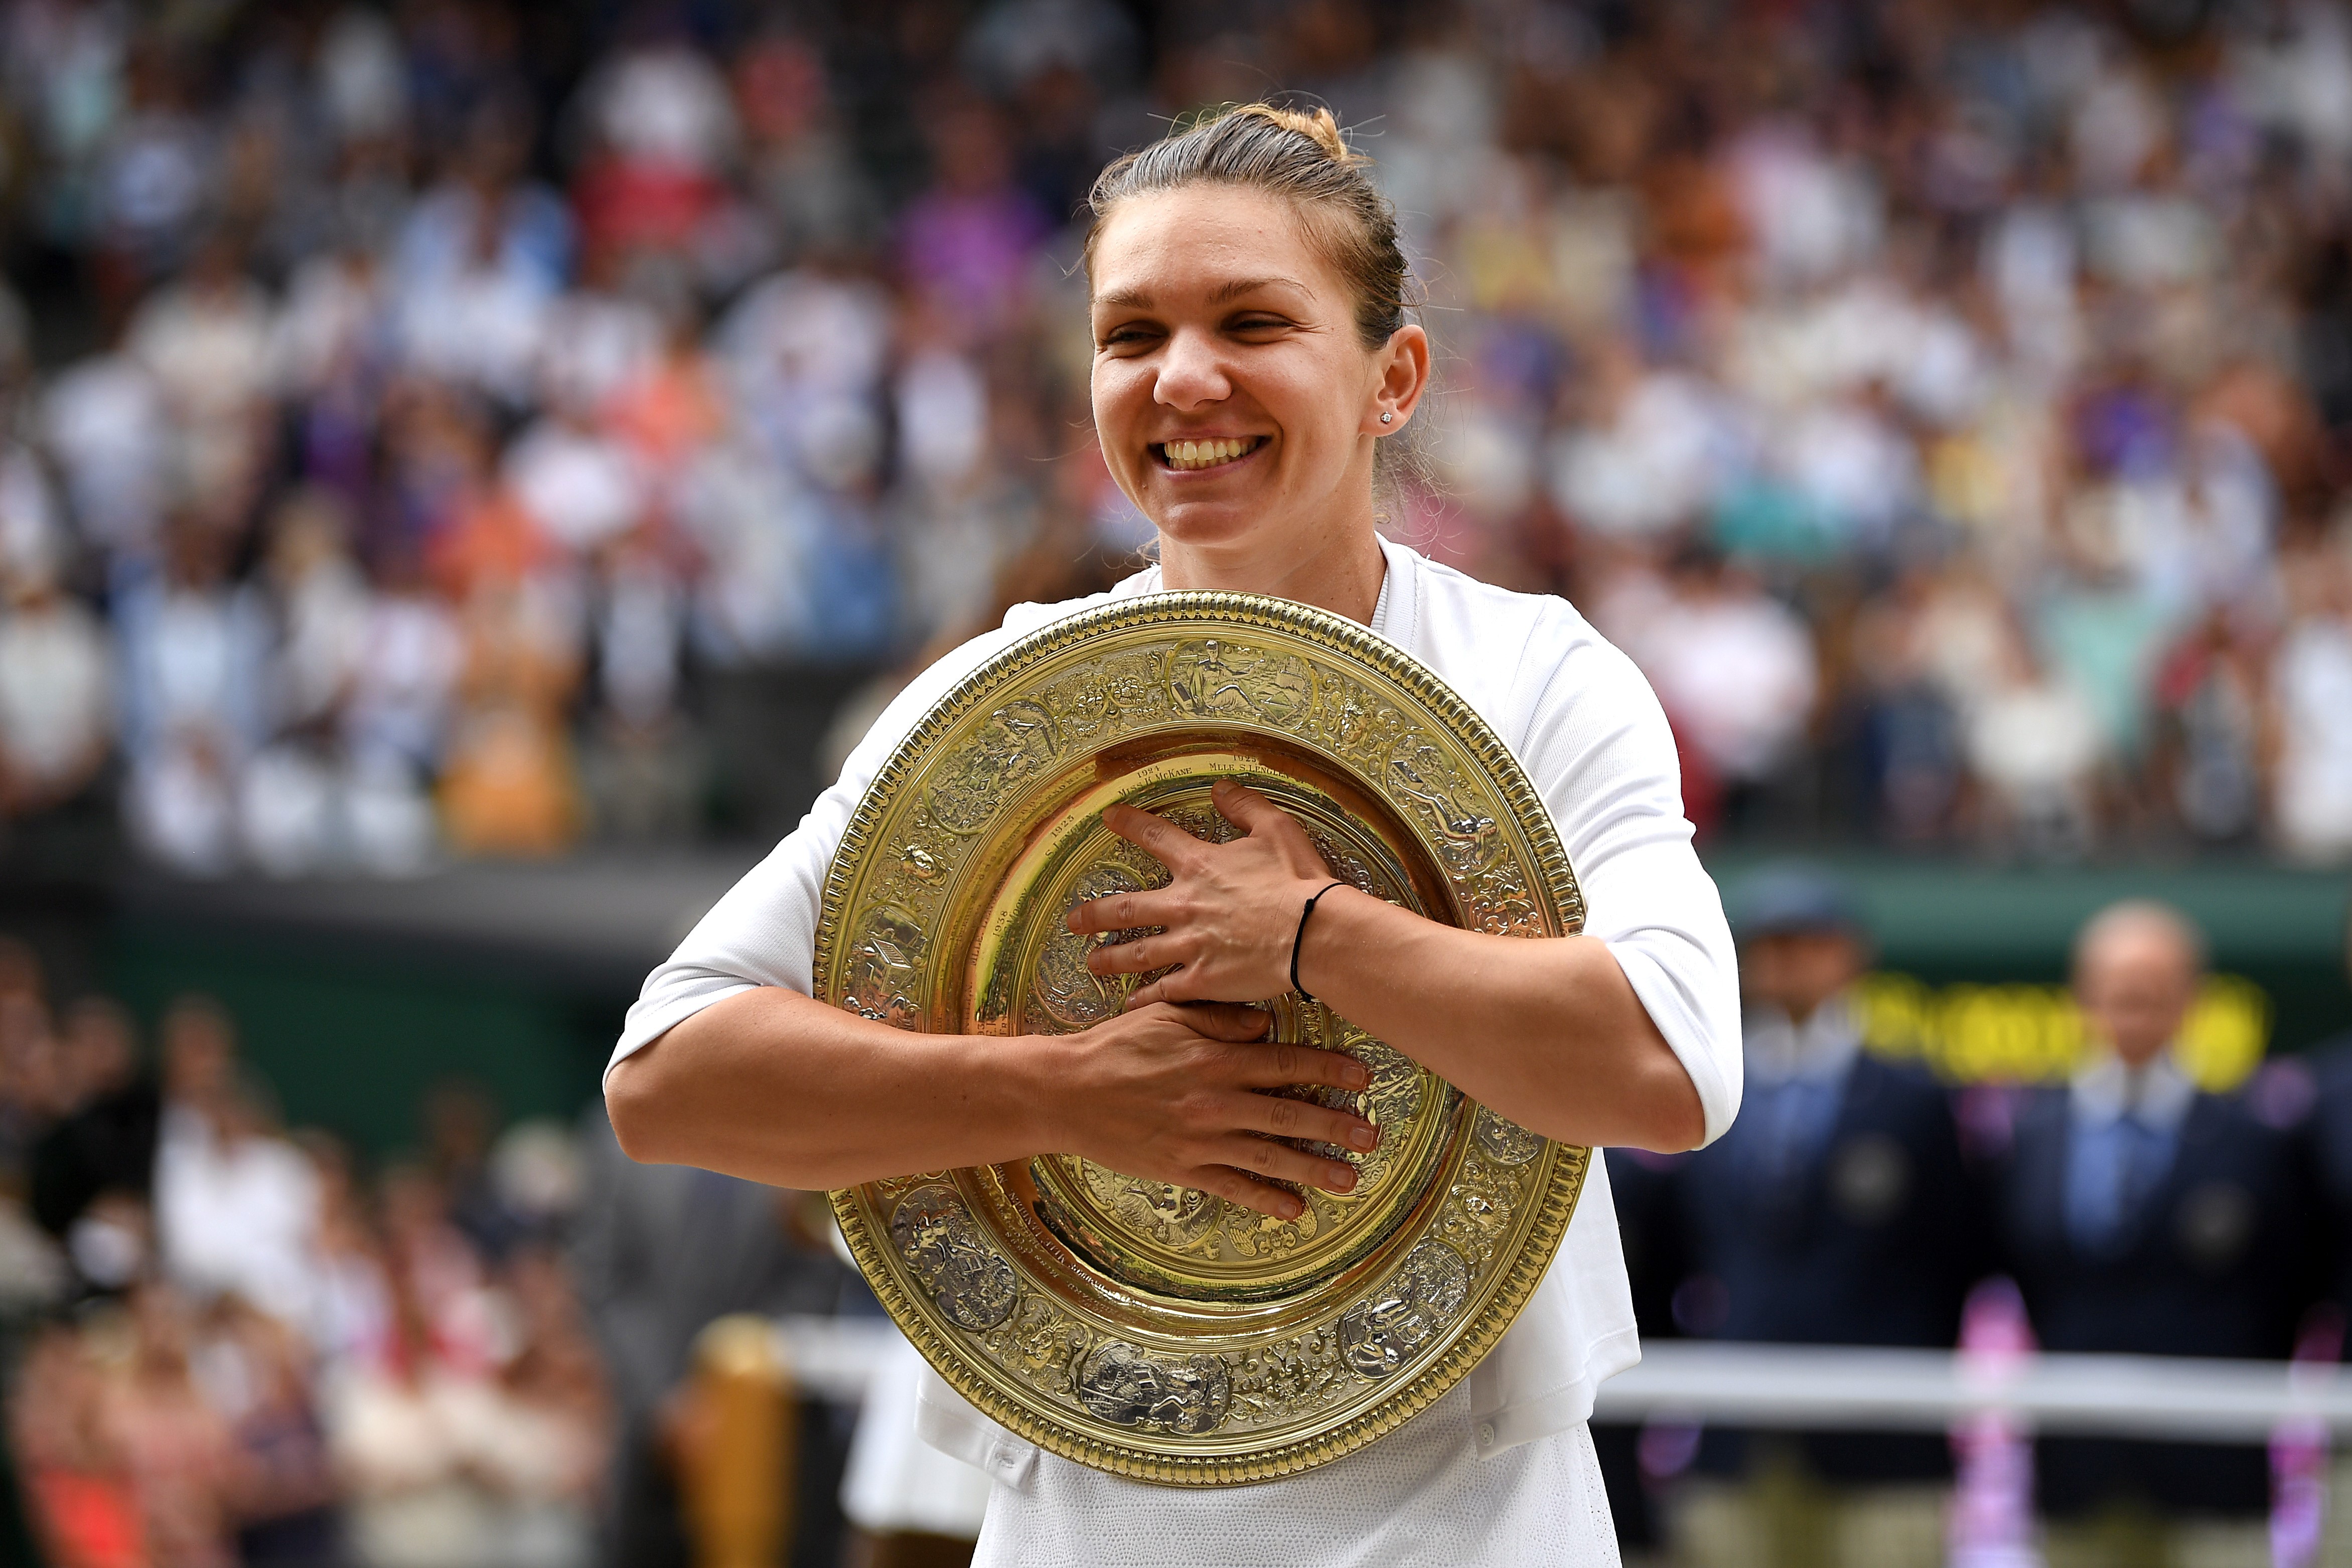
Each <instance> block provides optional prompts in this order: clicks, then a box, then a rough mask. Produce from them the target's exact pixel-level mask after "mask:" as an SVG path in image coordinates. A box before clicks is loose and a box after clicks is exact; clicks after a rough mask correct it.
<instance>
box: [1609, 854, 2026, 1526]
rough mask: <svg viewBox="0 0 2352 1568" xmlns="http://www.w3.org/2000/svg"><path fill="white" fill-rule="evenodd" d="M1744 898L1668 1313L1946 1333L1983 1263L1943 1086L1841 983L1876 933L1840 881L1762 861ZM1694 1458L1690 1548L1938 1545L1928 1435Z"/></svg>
mask: <svg viewBox="0 0 2352 1568" xmlns="http://www.w3.org/2000/svg"><path fill="white" fill-rule="evenodd" d="M1735 909H1736V921H1735V926H1734V930H1735V934H1736V935H1737V936H1738V937H1739V939H1740V964H1739V970H1740V983H1741V987H1742V988H1743V990H1744V991H1745V993H1746V997H1747V1015H1746V1031H1747V1032H1746V1058H1747V1090H1746V1094H1745V1098H1744V1100H1743V1102H1742V1103H1741V1107H1740V1113H1739V1119H1738V1122H1737V1123H1736V1124H1733V1126H1732V1128H1731V1130H1730V1131H1729V1132H1728V1133H1727V1134H1724V1136H1723V1137H1722V1138H1721V1139H1720V1140H1718V1141H1717V1143H1715V1144H1713V1145H1710V1146H1708V1147H1707V1148H1706V1149H1703V1150H1701V1151H1699V1152H1698V1153H1697V1154H1696V1155H1691V1156H1690V1157H1689V1158H1688V1159H1687V1160H1686V1161H1685V1163H1684V1165H1683V1166H1682V1169H1681V1170H1680V1172H1678V1173H1677V1176H1678V1180H1679V1184H1680V1188H1681V1197H1682V1208H1683V1215H1684V1225H1685V1231H1686V1241H1685V1245H1686V1249H1687V1256H1688V1263H1689V1267H1690V1270H1691V1272H1690V1274H1689V1276H1688V1278H1687V1279H1686V1280H1685V1282H1684V1283H1683V1285H1682V1286H1681V1288H1680V1289H1679V1291H1677V1292H1676V1302H1675V1317H1676V1319H1677V1321H1678V1322H1680V1324H1681V1326H1682V1327H1683V1328H1684V1329H1685V1331H1687V1332H1689V1333H1696V1334H1705V1335H1711V1336H1712V1337H1715V1338H1718V1339H1727V1340H1739V1341H1755V1342H1764V1343H1816V1344H1818V1343H1832V1344H1865V1345H1897V1346H1927V1347H1934V1348H1939V1349H1940V1348H1948V1347H1950V1346H1951V1345H1952V1344H1953V1343H1955V1342H1956V1340H1957V1339H1958V1333H1959V1323H1960V1308H1961V1305H1962V1302H1963V1301H1964V1300H1965V1298H1966V1296H1967V1294H1968V1291H1969V1287H1970V1286H1971V1285H1972V1284H1973V1283H1974V1282H1975V1281H1976V1280H1977V1279H1978V1278H1979V1275H1980V1274H1981V1273H1982V1272H1983V1266H1984V1264H1985V1262H1986V1261H1987V1260H1988V1256H1989V1247H1988V1245H1987V1243H1986V1239H1985V1232H1984V1228H1983V1226H1982V1223H1981V1220H1980V1218H1979V1215H1980V1213H1981V1206H1980V1205H1979V1204H1977V1203H1975V1202H1973V1201H1972V1200H1971V1196H1970V1188H1969V1176H1968V1174H1967V1172H1966V1170H1965V1169H1964V1167H1963V1165H1962V1162H1961V1157H1960V1146H1959V1138H1958V1132H1957V1129H1956V1127H1955V1124H1954V1121H1953V1114H1952V1106H1951V1102H1950V1099H1949V1097H1948V1094H1947V1093H1946V1092H1945V1090H1944V1089H1943V1087H1942V1086H1941V1085H1940V1084H1938V1083H1937V1082H1936V1081H1935V1079H1934V1078H1933V1077H1931V1076H1930V1075H1929V1074H1928V1073H1927V1072H1926V1071H1922V1070H1921V1069H1919V1068H1917V1067H1916V1066H1912V1065H1908V1064H1906V1063H1901V1062H1896V1061H1888V1060H1886V1059H1885V1058H1883V1057H1880V1056H1876V1055H1873V1054H1871V1053H1869V1052H1867V1051H1864V1050H1863V1048H1862V1045H1863V1041H1862V1030H1861V1020H1860V1019H1859V1018H1858V1017H1857V1014H1856V1011H1855V1008H1854V1004H1853V984H1854V982H1855V981H1856V980H1857V979H1858V978H1859V977H1861V975H1862V973H1863V971H1864V967H1866V966H1867V964H1868V961H1869V956H1870V955H1869V946H1868V944H1867V942H1866V941H1865V939H1864V936H1863V932H1862V929H1861V925H1860V921H1859V919H1858V918H1857V915H1856V914H1855V911H1854V909H1853V904H1852V902H1851V900H1850V899H1849V898H1848V896H1847V894H1846V893H1845V891H1844V890H1843V888H1842V887H1840V886H1839V885H1838V884H1837V883H1834V882H1833V881H1832V880H1830V879H1829V878H1827V877H1826V876H1824V875H1822V874H1819V873H1813V872H1810V871H1804V870H1800V869H1793V868H1792V869H1788V870H1783V871H1779V872H1774V873H1768V874H1766V875H1763V876H1761V877H1759V879H1758V880H1757V881H1756V882H1755V883H1751V884H1750V885H1749V887H1748V890H1747V892H1746V895H1745V896H1744V897H1742V898H1741V899H1739V900H1738V901H1737V903H1736V904H1735ZM1614 1168H1615V1167H1614V1166H1612V1173H1613V1171H1614ZM1697 1469H1698V1472H1699V1473H1698V1475H1697V1477H1696V1478H1695V1479H1694V1480H1693V1481H1692V1482H1691V1483H1690V1484H1689V1485H1687V1486H1686V1487H1685V1493H1686V1494H1687V1495H1686V1500H1685V1505H1684V1506H1683V1508H1682V1510H1681V1519H1680V1523H1679V1527H1678V1533H1679V1534H1680V1535H1681V1536H1682V1542H1681V1554H1682V1556H1683V1557H1684V1559H1685V1561H1689V1562H1693V1563H1702V1564H1708V1563H1732V1562H1738V1563H1757V1562H1774V1563H1788V1564H1790V1565H1792V1568H1793V1565H1794V1564H1798V1563H1803V1564H1806V1565H1807V1568H1811V1565H1813V1564H1827V1565H1830V1568H1836V1565H1839V1564H1853V1565H1855V1568H1861V1565H1863V1564H1869V1565H1870V1568H1901V1565H1904V1564H1911V1563H1916V1564H1919V1565H1920V1568H1929V1565H1934V1564H1940V1563H1942V1562H1943V1560H1944V1538H1943V1504H1944V1500H1945V1496H1946V1493H1947V1491H1948V1485H1949V1481H1950V1479H1951V1458H1950V1450H1949V1445H1948V1443H1947V1442H1946V1441H1945V1440H1944V1439H1943V1438H1942V1437H1921V1436H1906V1435H1900V1434H1888V1433H1867V1434H1864V1433H1852V1434H1849V1433H1813V1434H1809V1435H1806V1436H1804V1437H1772V1436H1769V1435H1766V1434H1758V1433H1738V1432H1710V1433H1709V1434H1708V1435H1707V1437H1706V1440H1705V1442H1704V1443H1703V1444H1702V1446H1701V1448H1700V1452H1699V1457H1698V1460H1697ZM1765 1540H1769V1541H1770V1542H1771V1543H1772V1544H1771V1547H1770V1549H1769V1551H1767V1552H1759V1551H1758V1546H1759V1542H1762V1541H1765Z"/></svg>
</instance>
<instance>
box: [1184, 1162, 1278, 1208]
mask: <svg viewBox="0 0 2352 1568" xmlns="http://www.w3.org/2000/svg"><path fill="white" fill-rule="evenodd" d="M1179 1180H1180V1181H1181V1183H1182V1185H1183V1186H1189V1187H1192V1188H1194V1189H1196V1190H1198V1191H1201V1192H1206V1193H1213V1194H1215V1195H1216V1196H1217V1197H1222V1198H1223V1199H1224V1200H1225V1201H1226V1202H1227V1203H1234V1204H1239V1205H1240V1206H1241V1207H1244V1208H1247V1209H1252V1210H1254V1211H1255V1212H1256V1213H1259V1214H1271V1215H1273V1216H1274V1217H1275V1218H1276V1219H1296V1218H1298V1217H1299V1216H1300V1215H1302V1214H1304V1213H1306V1212H1307V1205H1306V1204H1305V1203H1304V1202H1302V1201H1300V1199H1299V1197H1298V1195H1297V1193H1295V1192H1292V1191H1290V1190H1289V1189H1288V1188H1286V1187H1279V1186H1275V1185H1274V1184H1273V1183H1272V1182H1265V1181H1260V1180H1258V1179H1257V1178H1256V1177H1255V1176H1248V1175H1245V1174H1244V1173H1243V1172H1241V1171H1237V1170H1235V1169H1234V1167H1233V1166H1202V1168H1200V1169H1199V1170H1195V1171H1189V1172H1187V1173H1186V1174H1185V1175H1184V1176H1181V1177H1180V1178H1179Z"/></svg>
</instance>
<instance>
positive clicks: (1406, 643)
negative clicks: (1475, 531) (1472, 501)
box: [1111, 535, 1421, 653]
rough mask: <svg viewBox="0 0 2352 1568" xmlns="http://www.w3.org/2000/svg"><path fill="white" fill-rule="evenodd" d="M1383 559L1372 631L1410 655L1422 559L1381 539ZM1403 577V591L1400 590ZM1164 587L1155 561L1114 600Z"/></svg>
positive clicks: (1122, 583)
mask: <svg viewBox="0 0 2352 1568" xmlns="http://www.w3.org/2000/svg"><path fill="white" fill-rule="evenodd" d="M1381 559H1382V560H1384V561H1385V562H1386V563H1387V565H1388V570H1386V571H1383V572H1382V573H1381V596H1380V599H1379V600H1378V601H1377V602H1375V603H1374V604H1373V606H1372V620H1371V628H1370V630H1371V632H1372V635H1373V636H1375V637H1380V638H1383V639H1385V640H1386V641H1388V642H1390V643H1395V644H1396V645H1397V646H1398V647H1400V648H1402V649H1404V650H1405V651H1406V652H1407V653H1411V652H1412V634H1413V630H1414V628H1413V606H1414V604H1415V602H1416V601H1417V600H1418V599H1419V597H1420V596H1419V594H1418V593H1417V592H1416V591H1415V588H1414V583H1413V571H1414V569H1415V568H1416V567H1418V566H1419V565H1420V562H1421V557H1420V556H1419V555H1418V554H1417V553H1415V552H1414V551H1413V550H1412V549H1411V548H1410V547H1408V546H1405V545H1401V544H1399V543H1397V542H1396V540H1394V539H1392V538H1388V537H1387V536H1386V535H1382V536H1381ZM1400 578H1402V579H1403V585H1402V586H1403V591H1402V592H1399V591H1397V590H1398V588H1399V586H1400V585H1399V581H1398V580H1399V579H1400ZM1161 586H1162V580H1161V577H1160V563H1159V562H1158V561H1156V560H1155V561H1153V562H1152V563H1151V564H1150V566H1147V567H1145V568H1144V569H1143V570H1141V571H1139V572H1137V573H1136V574H1135V575H1134V576H1132V577H1126V578H1121V579H1120V580H1118V583H1117V584H1115V585H1114V586H1113V587H1112V589H1111V597H1112V598H1114V599H1124V598H1126V597H1127V596H1128V595H1129V594H1133V593H1157V592H1159V591H1160V588H1161Z"/></svg>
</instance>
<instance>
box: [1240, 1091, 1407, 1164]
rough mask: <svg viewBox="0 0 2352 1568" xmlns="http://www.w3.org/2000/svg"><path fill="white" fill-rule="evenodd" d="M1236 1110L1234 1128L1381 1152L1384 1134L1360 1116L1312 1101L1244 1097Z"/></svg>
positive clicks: (1282, 1097) (1363, 1150)
mask: <svg viewBox="0 0 2352 1568" xmlns="http://www.w3.org/2000/svg"><path fill="white" fill-rule="evenodd" d="M1237 1098H1238V1099H1239V1100H1240V1101H1241V1102H1243V1103H1238V1104H1236V1105H1235V1106H1234V1125H1236V1126H1238V1127H1241V1128H1243V1129H1244V1130H1245V1131H1248V1132H1253V1133H1264V1134H1266V1135H1268V1136H1269V1137H1276V1138H1297V1139H1301V1140H1303V1141H1305V1142H1307V1143H1310V1144H1336V1145H1339V1147H1341V1148H1343V1149H1355V1150H1357V1151H1359V1152H1360V1153H1370V1151H1371V1150H1373V1149H1375V1148H1378V1147H1379V1146H1380V1142H1381V1130H1380V1129H1379V1128H1378V1127H1375V1126H1373V1125H1372V1124H1370V1122H1367V1121H1366V1120H1364V1119H1363V1118H1362V1117H1361V1116H1359V1115H1356V1114H1354V1113H1352V1112H1348V1111H1334V1110H1332V1109H1331V1108H1330V1107H1329V1106H1328V1105H1318V1104H1316V1103H1313V1102H1311V1101H1307V1100H1292V1099H1287V1098H1286V1097H1284V1096H1282V1095H1279V1094H1245V1095H1241V1096H1238V1097H1237Z"/></svg>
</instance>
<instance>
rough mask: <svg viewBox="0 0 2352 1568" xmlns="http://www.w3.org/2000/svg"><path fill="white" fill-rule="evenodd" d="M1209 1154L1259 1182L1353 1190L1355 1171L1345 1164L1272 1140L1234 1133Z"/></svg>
mask: <svg viewBox="0 0 2352 1568" xmlns="http://www.w3.org/2000/svg"><path fill="white" fill-rule="evenodd" d="M1211 1153H1212V1154H1213V1156H1214V1157H1215V1158H1216V1159H1217V1160H1218V1162H1219V1163H1220V1164H1223V1165H1225V1166H1230V1167H1232V1168H1233V1169H1234V1170H1237V1171H1240V1172H1241V1173H1242V1174H1243V1175H1244V1176H1252V1177H1255V1178H1256V1179H1257V1180H1259V1181H1286V1182H1290V1183H1292V1184H1293V1185H1295V1186H1312V1187H1320V1188H1321V1189H1322V1190H1323V1191H1325V1192H1353V1191H1355V1190H1356V1167H1355V1166H1351V1165H1349V1163H1348V1162H1347V1161H1345V1160H1327V1159H1325V1158H1324V1157H1323V1156H1322V1155H1310V1154H1308V1153H1307V1151H1306V1150H1304V1149H1300V1148H1294V1147H1293V1146H1291V1145H1288V1144H1285V1143H1278V1142H1276V1140H1274V1139H1272V1138H1260V1137H1254V1136H1252V1135H1251V1134H1247V1133H1236V1134H1234V1135H1233V1136H1232V1137H1230V1138H1226V1139H1223V1140H1222V1141H1221V1142H1220V1144H1219V1145H1218V1146H1217V1147H1216V1148H1214V1149H1213V1150H1212V1151H1211Z"/></svg>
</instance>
